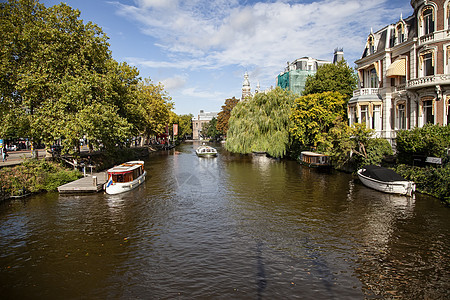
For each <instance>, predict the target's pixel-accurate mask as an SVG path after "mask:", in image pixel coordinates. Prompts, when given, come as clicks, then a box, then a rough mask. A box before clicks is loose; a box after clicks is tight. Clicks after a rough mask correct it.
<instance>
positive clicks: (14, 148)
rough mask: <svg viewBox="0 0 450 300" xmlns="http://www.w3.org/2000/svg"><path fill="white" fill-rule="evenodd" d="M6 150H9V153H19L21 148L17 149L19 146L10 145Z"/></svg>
mask: <svg viewBox="0 0 450 300" xmlns="http://www.w3.org/2000/svg"><path fill="white" fill-rule="evenodd" d="M6 150H8V151H18V150H19V147H17V145H9V146H6Z"/></svg>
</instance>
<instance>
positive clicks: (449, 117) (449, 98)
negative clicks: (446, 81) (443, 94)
mask: <svg viewBox="0 0 450 300" xmlns="http://www.w3.org/2000/svg"><path fill="white" fill-rule="evenodd" d="M447 125H450V96H447Z"/></svg>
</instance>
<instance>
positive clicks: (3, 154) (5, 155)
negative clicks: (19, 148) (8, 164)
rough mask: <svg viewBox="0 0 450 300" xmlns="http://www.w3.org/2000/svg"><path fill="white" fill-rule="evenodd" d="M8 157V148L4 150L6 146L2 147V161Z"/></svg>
mask: <svg viewBox="0 0 450 300" xmlns="http://www.w3.org/2000/svg"><path fill="white" fill-rule="evenodd" d="M7 157H8V150H6V147H3V151H2V159H3V162H5V161H6V160H7V159H6V158H7Z"/></svg>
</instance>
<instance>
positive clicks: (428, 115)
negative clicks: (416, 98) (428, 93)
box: [423, 100, 434, 124]
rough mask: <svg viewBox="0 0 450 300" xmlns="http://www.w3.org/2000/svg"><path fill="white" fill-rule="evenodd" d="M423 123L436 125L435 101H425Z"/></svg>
mask: <svg viewBox="0 0 450 300" xmlns="http://www.w3.org/2000/svg"><path fill="white" fill-rule="evenodd" d="M423 118H424V119H423V123H424V124H427V123H431V124H434V116H433V101H432V100H428V101H423Z"/></svg>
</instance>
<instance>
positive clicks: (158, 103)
mask: <svg viewBox="0 0 450 300" xmlns="http://www.w3.org/2000/svg"><path fill="white" fill-rule="evenodd" d="M135 99H136V101H137V103H136V106H137V107H138V108H139V112H140V113H139V114H138V117H139V121H138V120H136V124H138V126H137V127H138V130H139V134H141V135H144V136H145V137H146V138H148V137H150V136H153V135H158V134H161V133H163V132H165V130H166V126H168V125H169V123H170V120H171V116H172V112H171V110H172V109H173V102H172V99H171V98H170V97H169V96H168V95H167V93H166V92H165V91H164V88H163V86H162V85H161V84H153V83H152V82H151V81H150V79H145V81H144V82H139V84H138V86H137V92H136V98H135ZM130 106H131V107H133V104H130Z"/></svg>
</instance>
